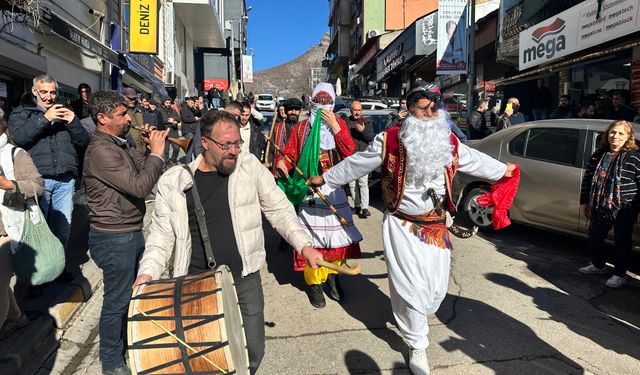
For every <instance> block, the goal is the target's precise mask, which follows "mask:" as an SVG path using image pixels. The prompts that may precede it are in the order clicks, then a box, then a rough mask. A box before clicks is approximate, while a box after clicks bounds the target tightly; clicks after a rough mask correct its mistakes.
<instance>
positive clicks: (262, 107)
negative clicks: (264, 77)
mask: <svg viewBox="0 0 640 375" xmlns="http://www.w3.org/2000/svg"><path fill="white" fill-rule="evenodd" d="M256 108H258V110H259V111H275V110H276V98H275V97H274V96H273V95H271V94H260V95H258V98H257V99H256Z"/></svg>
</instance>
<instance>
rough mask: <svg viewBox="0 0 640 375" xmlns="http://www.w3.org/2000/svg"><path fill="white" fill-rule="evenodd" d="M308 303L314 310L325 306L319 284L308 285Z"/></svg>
mask: <svg viewBox="0 0 640 375" xmlns="http://www.w3.org/2000/svg"><path fill="white" fill-rule="evenodd" d="M309 302H311V305H312V306H313V307H315V308H316V309H321V308H323V307H325V306H326V305H327V302H326V301H325V300H324V293H323V292H322V286H321V285H320V284H314V285H309Z"/></svg>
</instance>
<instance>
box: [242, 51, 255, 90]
mask: <svg viewBox="0 0 640 375" xmlns="http://www.w3.org/2000/svg"><path fill="white" fill-rule="evenodd" d="M242 82H244V83H253V56H251V55H242Z"/></svg>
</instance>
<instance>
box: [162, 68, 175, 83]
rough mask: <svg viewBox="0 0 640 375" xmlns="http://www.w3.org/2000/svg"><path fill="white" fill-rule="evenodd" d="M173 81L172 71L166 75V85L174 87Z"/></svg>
mask: <svg viewBox="0 0 640 375" xmlns="http://www.w3.org/2000/svg"><path fill="white" fill-rule="evenodd" d="M173 80H174V75H173V72H171V71H169V72H167V73H166V74H165V80H164V83H166V84H167V85H173Z"/></svg>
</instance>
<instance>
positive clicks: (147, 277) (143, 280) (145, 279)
mask: <svg viewBox="0 0 640 375" xmlns="http://www.w3.org/2000/svg"><path fill="white" fill-rule="evenodd" d="M149 281H151V275H147V274H144V273H143V274H142V275H140V276H138V278H137V279H136V281H134V283H133V288H135V287H137V286H138V285H142V284H144V283H148V282H149Z"/></svg>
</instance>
